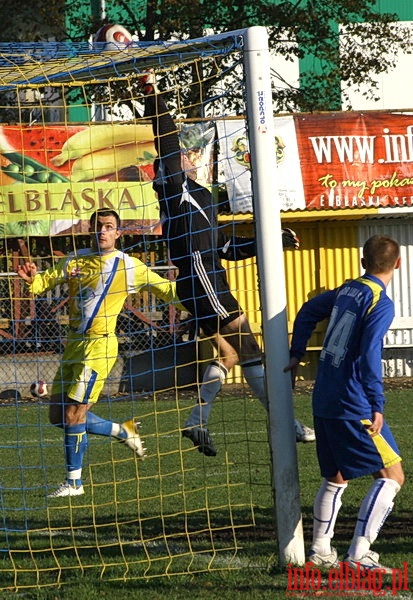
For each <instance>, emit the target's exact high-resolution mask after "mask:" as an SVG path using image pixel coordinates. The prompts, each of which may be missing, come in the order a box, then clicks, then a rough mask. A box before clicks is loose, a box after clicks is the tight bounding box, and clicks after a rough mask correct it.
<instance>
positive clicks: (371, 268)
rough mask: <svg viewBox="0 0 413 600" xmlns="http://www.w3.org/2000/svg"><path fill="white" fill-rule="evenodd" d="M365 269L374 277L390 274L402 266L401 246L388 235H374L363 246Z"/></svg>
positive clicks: (362, 261)
mask: <svg viewBox="0 0 413 600" xmlns="http://www.w3.org/2000/svg"><path fill="white" fill-rule="evenodd" d="M361 264H362V265H363V267H364V268H365V269H366V271H368V272H369V273H371V274H372V275H378V274H380V273H389V272H391V271H393V269H398V268H399V266H400V246H399V244H398V242H396V240H394V239H393V238H391V237H389V236H387V235H379V234H377V235H373V236H372V237H370V238H369V239H368V240H367V241H366V242H365V244H364V246H363V258H362V259H361Z"/></svg>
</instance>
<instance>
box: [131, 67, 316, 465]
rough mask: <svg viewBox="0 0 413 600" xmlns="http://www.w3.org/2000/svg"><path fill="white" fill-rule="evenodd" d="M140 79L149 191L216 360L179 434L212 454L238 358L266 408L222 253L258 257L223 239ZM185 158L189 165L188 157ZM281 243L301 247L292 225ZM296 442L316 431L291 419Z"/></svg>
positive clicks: (172, 128) (182, 293)
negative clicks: (224, 390)
mask: <svg viewBox="0 0 413 600" xmlns="http://www.w3.org/2000/svg"><path fill="white" fill-rule="evenodd" d="M151 78H152V75H151V74H150V75H147V76H145V78H143V81H142V84H141V87H142V91H143V93H144V94H145V116H146V117H150V118H151V119H152V124H153V129H154V135H155V145H156V149H157V153H158V158H157V159H156V161H155V179H154V184H153V187H154V190H155V192H156V194H157V196H158V199H159V203H160V212H161V222H162V231H163V235H164V237H165V239H166V240H167V243H168V247H169V255H170V259H171V261H172V262H173V264H174V265H175V266H176V267H177V268H178V270H179V274H178V277H177V293H178V295H179V298H180V301H181V303H182V304H183V306H184V307H185V308H186V309H187V310H188V311H189V312H190V313H191V314H192V316H193V317H194V318H195V319H196V323H197V327H199V328H200V329H202V330H203V332H204V333H205V334H206V335H208V336H211V338H212V342H213V344H214V346H215V348H216V350H217V359H216V360H213V361H212V362H211V363H210V364H209V365H208V366H207V368H206V371H205V375H204V378H203V382H202V385H201V388H200V397H199V402H198V403H197V405H196V406H195V407H194V408H193V410H192V412H191V414H190V416H189V418H188V420H187V421H186V423H185V426H184V430H183V436H184V437H187V438H189V439H190V440H192V442H193V444H194V445H195V446H197V447H198V449H199V451H200V452H203V453H204V454H205V455H206V456H215V455H216V449H215V447H214V444H213V441H212V438H211V436H210V434H209V431H208V429H207V423H208V418H209V415H210V412H211V408H212V404H213V401H214V399H215V397H216V396H217V394H218V392H219V391H220V389H221V385H222V384H223V382H224V381H225V378H226V376H227V374H228V372H229V370H230V369H231V368H232V367H233V366H234V365H236V364H237V363H239V364H240V366H241V367H242V371H243V375H244V377H245V379H246V381H247V382H248V384H249V385H250V387H251V389H252V390H253V392H254V393H255V395H256V396H257V397H258V398H259V400H260V401H261V402H262V404H263V405H264V406H265V407H266V408H267V407H268V403H267V398H266V387H265V380H264V366H263V363H262V358H261V349H260V347H259V345H258V343H257V341H256V339H255V337H254V334H253V333H252V331H251V327H250V324H249V323H248V320H247V318H246V316H245V314H244V312H243V310H242V308H241V307H240V305H239V304H238V301H237V300H236V298H234V296H233V295H232V293H231V291H230V289H229V285H228V281H227V276H226V272H225V269H224V267H223V266H222V264H221V259H226V260H241V259H245V258H250V257H252V256H254V255H255V252H256V247H255V240H254V239H250V238H242V237H236V236H235V237H227V236H225V235H224V233H223V232H222V230H221V229H220V228H219V227H218V223H217V214H216V206H215V202H214V198H213V196H212V194H211V192H210V191H209V190H208V189H207V188H205V187H203V186H202V185H200V184H199V183H197V182H196V180H195V176H196V169H195V168H194V166H193V165H191V164H190V163H189V161H188V159H187V157H186V156H185V154H184V153H182V151H181V147H180V144H179V138H178V132H177V128H176V125H175V123H174V121H173V119H172V117H171V116H170V114H169V112H168V109H167V107H166V104H165V101H164V99H163V97H162V95H161V94H159V93H158V91H157V89H156V86H155V85H154V84H153V83H151ZM185 160H186V163H185ZM282 236H283V246H284V248H285V247H287V248H288V247H289V248H298V244H299V241H298V239H297V237H296V235H295V233H294V232H293V231H292V230H290V229H285V230H283V232H282ZM295 427H296V439H297V441H304V442H309V441H314V432H313V430H312V429H310V428H308V427H305V426H304V425H302V424H301V423H300V422H299V421H295Z"/></svg>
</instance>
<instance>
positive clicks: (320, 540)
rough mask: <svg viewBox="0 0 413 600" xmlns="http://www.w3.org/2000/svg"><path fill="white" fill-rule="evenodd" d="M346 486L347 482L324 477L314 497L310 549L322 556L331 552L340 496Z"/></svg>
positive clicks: (339, 506)
mask: <svg viewBox="0 0 413 600" xmlns="http://www.w3.org/2000/svg"><path fill="white" fill-rule="evenodd" d="M346 487H347V483H332V482H331V481H327V479H324V480H323V482H322V484H321V486H320V489H319V490H318V493H317V496H316V497H315V500H314V508H313V513H314V514H313V543H312V545H311V549H312V550H313V551H314V552H316V553H317V554H321V555H322V556H325V555H327V554H330V553H331V540H332V538H333V536H334V526H335V524H336V520H337V515H338V511H339V510H340V508H341V496H342V495H343V492H344V490H345V489H346Z"/></svg>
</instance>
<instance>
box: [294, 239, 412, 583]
mask: <svg viewBox="0 0 413 600" xmlns="http://www.w3.org/2000/svg"><path fill="white" fill-rule="evenodd" d="M399 265H400V249H399V244H398V243H397V242H396V241H395V240H393V239H392V238H389V237H387V236H383V235H374V236H372V237H371V238H369V239H368V240H367V241H366V243H365V244H364V247H363V258H362V266H363V267H364V268H365V269H366V272H365V273H364V275H363V276H362V277H359V278H358V279H354V280H352V281H348V282H345V283H344V284H343V285H342V286H340V287H339V288H337V289H335V290H331V291H327V292H324V293H322V294H319V295H318V296H315V297H314V298H311V300H308V301H307V302H305V303H304V304H303V306H302V307H301V309H300V310H299V312H298V314H297V316H296V319H295V321H294V330H293V337H292V341H291V351H290V354H291V360H290V363H289V365H288V366H287V367H286V368H285V371H292V372H293V373H295V369H296V367H297V365H298V363H299V361H300V359H301V358H302V356H303V355H304V352H305V349H306V345H307V341H308V340H309V338H310V336H311V333H312V332H313V330H314V328H315V326H316V324H317V323H318V322H319V321H322V320H323V319H325V318H329V324H328V327H327V332H326V335H325V339H324V342H323V348H322V351H321V354H320V362H319V367H318V373H317V378H316V382H315V385H314V391H313V414H314V424H315V432H316V437H317V440H316V441H317V457H318V462H319V465H320V471H321V475H322V477H324V480H323V482H322V484H321V487H320V489H319V491H318V493H317V495H316V498H315V500H314V519H313V541H312V546H311V552H310V556H309V561H311V562H312V563H313V564H315V565H317V566H320V567H324V568H326V569H330V568H336V567H338V558H337V551H336V550H335V548H333V547H332V546H331V540H332V538H333V535H334V526H335V522H336V519H337V515H338V512H339V510H340V507H341V497H342V495H343V493H344V491H345V489H346V487H347V484H348V481H349V480H351V479H355V478H357V477H362V476H364V475H369V474H371V475H373V478H374V482H373V484H372V485H371V487H370V489H369V490H368V492H367V494H366V496H365V498H364V500H363V502H362V503H361V506H360V509H359V513H358V517H357V524H356V528H355V531H354V535H353V539H352V541H351V544H350V547H349V549H348V552H347V555H346V556H345V557H344V561H345V562H347V563H348V564H349V565H350V566H351V567H352V568H353V569H358V568H360V569H361V570H362V571H363V572H364V570H366V569H368V570H374V569H382V573H390V574H391V573H392V569H387V568H386V567H383V565H381V564H380V563H379V556H378V554H377V553H376V552H373V551H371V550H370V545H371V544H372V543H373V542H374V541H375V539H376V538H377V535H378V533H379V531H380V529H381V527H382V525H383V523H384V521H385V519H386V518H387V516H388V515H389V514H390V512H391V510H392V508H393V500H394V498H395V496H396V494H397V493H398V491H399V490H400V488H401V486H402V485H403V482H404V474H403V469H402V465H401V460H402V459H401V457H400V455H399V450H398V448H397V444H396V442H395V440H394V438H393V436H392V434H391V432H390V429H389V427H388V425H387V424H386V422H385V420H384V417H383V412H384V404H385V398H384V393H383V381H382V364H381V358H382V348H383V338H384V336H385V334H386V332H387V330H388V328H389V326H390V324H391V322H392V320H393V317H394V304H393V301H392V300H391V299H390V298H389V297H388V296H387V294H386V286H387V285H388V284H389V282H390V281H391V279H392V276H393V272H394V269H398V268H399Z"/></svg>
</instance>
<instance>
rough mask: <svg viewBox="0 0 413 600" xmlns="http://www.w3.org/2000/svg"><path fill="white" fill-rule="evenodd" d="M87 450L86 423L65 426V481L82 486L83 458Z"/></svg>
mask: <svg viewBox="0 0 413 600" xmlns="http://www.w3.org/2000/svg"><path fill="white" fill-rule="evenodd" d="M86 448H87V434H86V423H79V424H78V425H66V426H65V458H66V469H67V480H68V482H69V483H70V484H72V485H74V484H75V485H76V486H79V485H81V484H82V466H83V457H84V455H85V451H86Z"/></svg>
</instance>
